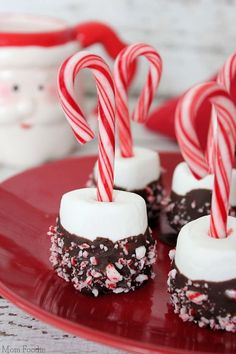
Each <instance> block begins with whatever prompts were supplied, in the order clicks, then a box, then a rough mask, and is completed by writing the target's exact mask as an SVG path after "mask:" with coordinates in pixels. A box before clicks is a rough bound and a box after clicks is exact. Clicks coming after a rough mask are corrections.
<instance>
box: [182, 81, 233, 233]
mask: <svg viewBox="0 0 236 354" xmlns="http://www.w3.org/2000/svg"><path fill="white" fill-rule="evenodd" d="M206 100H209V102H210V103H211V104H212V105H213V107H214V109H215V111H216V113H217V114H216V119H215V120H214V122H213V123H214V128H213V135H212V138H213V144H214V149H213V152H214V156H213V159H212V161H213V172H214V186H213V194H212V203H211V223H210V230H209V234H210V236H211V237H214V238H223V237H226V236H227V216H228V210H229V195H230V182H231V173H232V168H233V158H234V149H235V141H236V140H235V139H236V108H235V106H234V103H233V102H232V100H231V98H230V96H229V94H228V93H227V91H226V90H225V89H224V88H223V87H222V86H220V85H218V84H217V83H215V82H206V83H204V84H200V85H196V86H195V87H193V88H192V89H190V90H189V91H188V92H187V93H186V94H185V95H184V96H183V98H182V99H181V101H180V102H179V104H178V106H177V110H176V133H177V136H178V141H179V144H180V147H181V150H182V154H183V156H184V158H185V160H186V162H187V163H188V165H189V167H190V169H191V170H192V171H193V173H194V174H195V175H196V176H197V177H198V178H201V177H203V176H205V175H206V174H207V172H208V167H207V161H206V160H204V153H203V151H202V150H201V148H200V144H199V141H198V139H197V135H196V132H195V131H194V120H195V117H196V115H197V113H198V111H199V109H200V108H201V105H202V104H203V103H204V102H205V101H206ZM189 130H190V132H191V135H190V134H189ZM193 136H195V140H193V139H192V137H193Z"/></svg>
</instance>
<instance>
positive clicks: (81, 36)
mask: <svg viewBox="0 0 236 354" xmlns="http://www.w3.org/2000/svg"><path fill="white" fill-rule="evenodd" d="M74 30H75V33H76V39H77V40H78V41H79V42H80V44H81V47H82V48H87V47H88V46H90V45H93V44H96V43H100V44H101V45H102V46H103V47H104V49H105V51H106V52H107V54H108V55H109V56H110V57H111V58H112V59H115V58H116V56H117V55H118V54H119V52H120V51H121V50H122V49H123V48H125V47H127V44H126V43H124V42H122V41H121V39H120V38H119V37H118V35H117V34H116V32H115V31H114V30H113V29H112V28H111V27H110V26H108V25H106V24H105V23H102V22H97V21H92V22H84V23H81V24H78V25H76V26H75V27H74ZM136 66H137V65H136V63H134V64H133V66H132V68H131V71H130V77H129V83H131V81H132V79H133V77H134V74H135V72H136Z"/></svg>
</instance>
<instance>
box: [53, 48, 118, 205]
mask: <svg viewBox="0 0 236 354" xmlns="http://www.w3.org/2000/svg"><path fill="white" fill-rule="evenodd" d="M82 69H90V70H91V72H92V74H93V77H94V79H95V82H96V88H97V94H98V121H99V148H98V150H99V153H98V180H97V198H98V201H102V202H111V201H112V192H113V169H114V153H115V138H114V132H115V91H114V83H113V79H112V75H111V72H110V69H109V67H108V65H107V64H106V63H105V61H104V60H103V59H102V58H100V57H99V56H98V55H94V54H91V53H89V52H87V51H82V52H79V53H77V54H75V55H73V56H71V57H69V58H68V59H66V60H65V61H64V63H63V64H62V65H61V67H60V69H59V73H58V93H59V98H60V103H61V106H62V108H63V111H64V113H65V115H66V118H67V120H68V122H69V124H70V126H71V128H72V130H73V132H74V135H75V137H76V139H77V140H78V142H79V143H80V144H85V143H86V142H88V141H90V140H92V139H93V138H94V133H93V131H92V130H91V128H90V127H89V125H88V123H87V121H86V119H85V115H84V113H83V111H82V110H81V108H80V106H79V104H78V102H77V101H76V98H75V79H76V76H77V74H78V73H79V71H80V70H82Z"/></svg>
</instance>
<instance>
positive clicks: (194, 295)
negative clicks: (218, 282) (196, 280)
mask: <svg viewBox="0 0 236 354" xmlns="http://www.w3.org/2000/svg"><path fill="white" fill-rule="evenodd" d="M186 296H187V298H188V299H189V301H192V302H194V304H197V305H201V304H202V303H203V301H206V300H207V299H208V296H207V295H206V294H202V293H199V292H197V291H192V290H188V291H186Z"/></svg>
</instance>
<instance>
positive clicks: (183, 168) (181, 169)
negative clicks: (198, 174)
mask: <svg viewBox="0 0 236 354" xmlns="http://www.w3.org/2000/svg"><path fill="white" fill-rule="evenodd" d="M213 181H214V178H213V175H208V176H206V177H203V178H201V179H199V180H198V179H196V178H195V177H194V176H193V174H192V172H191V171H190V169H189V167H188V165H187V163H186V162H181V163H179V164H178V165H177V166H176V168H175V170H174V174H173V178H172V191H173V192H175V193H177V194H179V195H185V194H187V193H188V192H190V191H191V190H193V189H212V188H213ZM230 204H231V205H232V206H235V205H236V170H235V169H233V171H232V180H231V191H230Z"/></svg>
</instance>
